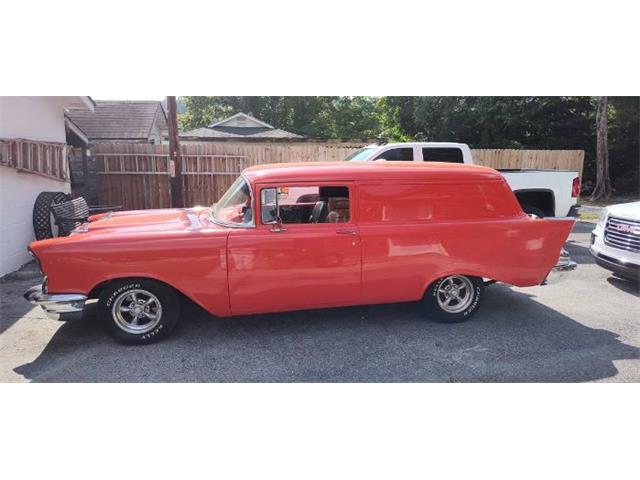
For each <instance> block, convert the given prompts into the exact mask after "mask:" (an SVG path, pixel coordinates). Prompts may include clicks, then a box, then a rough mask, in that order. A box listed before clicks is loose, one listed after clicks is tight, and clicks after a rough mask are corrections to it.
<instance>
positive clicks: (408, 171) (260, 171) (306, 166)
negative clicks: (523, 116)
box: [242, 161, 503, 184]
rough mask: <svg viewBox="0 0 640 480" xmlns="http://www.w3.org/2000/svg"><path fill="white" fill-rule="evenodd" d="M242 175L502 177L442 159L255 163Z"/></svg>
mask: <svg viewBox="0 0 640 480" xmlns="http://www.w3.org/2000/svg"><path fill="white" fill-rule="evenodd" d="M242 173H243V175H244V176H245V177H246V178H247V179H248V180H249V181H250V182H251V183H252V184H253V183H269V182H292V181H300V182H311V181H322V182H327V181H329V182H330V181H334V180H336V181H337V180H343V181H356V180H358V181H368V180H369V181H381V180H384V181H385V182H386V181H391V180H405V181H406V180H412V181H421V182H423V181H424V182H441V181H451V180H455V181H473V182H475V181H482V180H497V179H502V178H503V177H502V176H501V175H500V173H498V172H497V171H495V170H493V169H492V168H488V167H481V166H478V165H465V164H459V163H443V162H346V161H345V162H303V163H274V164H267V165H256V166H253V167H249V168H247V169H245V170H244V171H243V172H242Z"/></svg>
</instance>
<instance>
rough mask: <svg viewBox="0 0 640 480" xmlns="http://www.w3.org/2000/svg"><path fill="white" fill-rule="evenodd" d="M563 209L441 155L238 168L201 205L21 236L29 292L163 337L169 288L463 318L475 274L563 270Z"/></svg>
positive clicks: (194, 295)
mask: <svg viewBox="0 0 640 480" xmlns="http://www.w3.org/2000/svg"><path fill="white" fill-rule="evenodd" d="M573 223H574V220H573V219H540V218H535V217H533V216H529V215H527V214H525V213H524V212H523V211H522V209H521V207H520V205H519V204H518V201H517V200H516V197H515V196H514V194H513V192H512V191H511V189H510V188H509V186H508V185H507V183H506V181H505V180H504V178H503V177H502V176H501V175H500V174H499V173H498V172H496V171H495V170H492V169H489V168H485V167H479V166H471V165H458V164H447V163H430V164H398V163H354V162H340V163H305V164H278V165H262V166H257V167H252V168H249V169H246V170H245V171H244V172H243V173H242V175H241V176H240V177H239V178H238V179H237V180H236V181H235V183H233V185H232V186H231V187H230V188H229V190H228V191H227V192H226V193H225V195H224V196H223V197H222V198H221V199H220V201H219V202H218V203H217V204H215V205H214V206H213V207H212V208H204V207H196V208H190V209H173V210H145V211H131V212H121V213H109V214H102V215H96V216H93V217H91V218H90V221H89V222H88V223H85V224H84V225H82V226H80V227H78V228H77V229H76V230H74V232H73V233H72V235H71V236H69V237H65V238H55V239H49V240H42V241H38V242H33V243H32V244H31V246H30V247H29V248H30V251H31V252H32V253H33V255H34V256H35V257H36V259H37V260H38V262H39V264H40V268H41V269H42V271H43V272H44V274H46V277H45V281H44V284H43V285H42V286H37V287H33V288H32V289H30V290H29V291H28V292H27V293H26V294H25V297H26V298H27V299H28V300H30V301H31V302H33V303H36V304H40V305H42V307H43V308H44V309H45V310H46V311H47V312H49V313H51V314H53V315H59V314H60V313H65V312H74V311H81V310H82V309H83V307H84V304H85V301H86V300H87V299H88V298H97V299H98V305H97V312H98V317H99V318H100V319H101V321H102V322H103V323H104V325H105V327H106V329H107V330H108V331H109V332H110V333H111V334H112V335H113V336H115V337H116V338H117V339H119V340H120V341H122V342H125V343H134V344H142V343H148V342H151V341H155V340H158V339H160V338H163V337H165V336H166V335H167V334H169V332H170V331H171V329H172V328H173V327H174V326H175V325H176V323H177V322H178V319H179V309H180V302H179V299H180V297H187V298H189V299H191V300H192V301H193V302H195V303H197V304H198V305H200V306H201V307H203V308H204V309H205V310H207V311H208V312H210V313H211V314H213V315H217V316H220V317H227V316H232V315H246V314H255V313H267V312H279V311H287V310H298V309H310V308H324V307H337V306H346V305H360V304H377V303H393V302H411V301H420V302H421V303H422V305H423V306H424V309H425V313H426V316H427V317H430V318H432V319H434V320H436V321H441V322H458V321H462V320H466V319H468V318H470V317H471V316H472V315H473V314H474V313H475V312H476V311H477V309H478V306H479V305H480V301H481V299H482V296H483V289H484V286H485V285H486V284H487V283H491V282H495V281H499V282H505V283H508V284H511V285H516V286H521V287H524V286H532V285H540V284H544V283H550V282H551V281H552V280H555V279H560V278H562V277H563V276H564V275H565V274H566V273H567V272H568V271H571V270H573V269H574V268H575V266H576V264H575V262H572V261H571V260H570V259H569V258H568V255H566V252H564V250H563V249H562V246H563V244H564V242H565V240H566V239H567V236H568V235H569V232H570V230H571V228H572V226H573Z"/></svg>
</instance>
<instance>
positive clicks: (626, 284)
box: [607, 275, 640, 298]
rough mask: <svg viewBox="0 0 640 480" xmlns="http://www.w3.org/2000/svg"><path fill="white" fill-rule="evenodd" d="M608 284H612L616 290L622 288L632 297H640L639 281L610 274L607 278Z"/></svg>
mask: <svg viewBox="0 0 640 480" xmlns="http://www.w3.org/2000/svg"><path fill="white" fill-rule="evenodd" d="M607 282H608V283H609V285H613V286H614V287H616V288H617V289H618V290H622V291H623V292H625V293H630V294H631V295H633V296H634V297H638V298H640V283H638V282H633V281H631V280H628V279H626V278H621V277H618V276H615V275H611V276H610V277H609V278H607Z"/></svg>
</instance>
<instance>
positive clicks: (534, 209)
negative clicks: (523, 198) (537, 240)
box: [522, 205, 547, 218]
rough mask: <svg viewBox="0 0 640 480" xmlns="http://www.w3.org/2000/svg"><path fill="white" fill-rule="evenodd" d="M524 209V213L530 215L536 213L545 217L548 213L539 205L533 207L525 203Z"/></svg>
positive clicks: (539, 216) (540, 216)
mask: <svg viewBox="0 0 640 480" xmlns="http://www.w3.org/2000/svg"><path fill="white" fill-rule="evenodd" d="M522 210H523V211H524V213H528V214H530V215H535V216H536V217H538V218H544V217H546V216H547V215H546V214H545V213H544V212H543V211H542V210H540V209H539V208H538V207H532V206H531V205H523V206H522Z"/></svg>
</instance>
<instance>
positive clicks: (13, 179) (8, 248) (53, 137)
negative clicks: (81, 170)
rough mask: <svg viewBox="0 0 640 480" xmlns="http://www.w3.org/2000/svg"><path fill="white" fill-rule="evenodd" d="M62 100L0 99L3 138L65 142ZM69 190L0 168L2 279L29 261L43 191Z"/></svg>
mask: <svg viewBox="0 0 640 480" xmlns="http://www.w3.org/2000/svg"><path fill="white" fill-rule="evenodd" d="M64 103H65V101H64V100H63V98H62V97H0V138H5V139H11V138H25V139H29V140H36V141H47V142H60V143H64V142H65V128H64ZM45 191H53V192H60V191H62V192H65V193H68V192H69V191H70V185H69V183H68V182H60V181H56V180H52V179H48V178H45V177H41V176H39V175H34V174H30V173H18V172H17V171H16V170H15V169H13V168H10V167H5V166H1V165H0V276H2V275H5V274H7V273H9V272H12V271H14V270H16V269H18V268H19V267H20V266H21V265H23V264H25V263H27V262H28V261H29V260H30V257H29V254H28V253H27V250H26V249H27V246H28V245H29V243H30V242H32V241H33V240H34V237H33V224H32V214H33V204H34V203H35V199H36V197H37V196H38V194H40V192H45Z"/></svg>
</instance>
